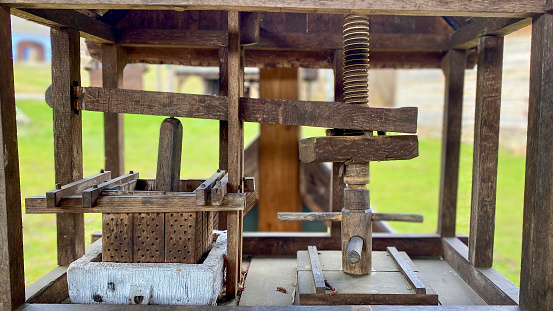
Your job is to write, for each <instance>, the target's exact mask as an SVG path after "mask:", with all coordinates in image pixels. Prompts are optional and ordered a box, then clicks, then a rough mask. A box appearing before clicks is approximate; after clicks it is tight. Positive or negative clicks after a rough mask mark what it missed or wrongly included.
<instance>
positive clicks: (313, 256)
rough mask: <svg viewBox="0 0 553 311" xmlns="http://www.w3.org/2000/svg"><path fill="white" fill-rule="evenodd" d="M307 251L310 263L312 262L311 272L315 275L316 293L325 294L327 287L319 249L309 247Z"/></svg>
mask: <svg viewBox="0 0 553 311" xmlns="http://www.w3.org/2000/svg"><path fill="white" fill-rule="evenodd" d="M307 251H308V252H309V261H310V262H311V272H312V273H313V282H314V283H315V293H316V294H324V293H325V290H326V285H325V279H324V276H323V269H322V267H321V262H320V260H319V254H318V252H317V247H315V246H308V247H307Z"/></svg>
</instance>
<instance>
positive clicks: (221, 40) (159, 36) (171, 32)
mask: <svg viewBox="0 0 553 311" xmlns="http://www.w3.org/2000/svg"><path fill="white" fill-rule="evenodd" d="M116 38H117V41H116V42H117V44H120V45H123V46H135V47H137V46H148V45H153V46H158V47H159V46H172V47H195V48H212V49H213V48H218V47H220V46H224V45H226V41H227V34H226V31H220V30H183V29H133V28H123V29H118V30H117V32H116Z"/></svg>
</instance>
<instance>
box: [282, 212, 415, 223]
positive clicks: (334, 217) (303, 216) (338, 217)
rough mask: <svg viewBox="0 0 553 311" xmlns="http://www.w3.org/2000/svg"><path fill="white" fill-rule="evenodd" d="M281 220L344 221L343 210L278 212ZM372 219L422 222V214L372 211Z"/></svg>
mask: <svg viewBox="0 0 553 311" xmlns="http://www.w3.org/2000/svg"><path fill="white" fill-rule="evenodd" d="M278 220H281V221H342V212H328V213H319V212H315V213H278ZM371 220H372V221H404V222H422V221H423V217H422V215H416V214H387V213H372V216H371Z"/></svg>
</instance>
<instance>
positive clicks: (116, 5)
mask: <svg viewBox="0 0 553 311" xmlns="http://www.w3.org/2000/svg"><path fill="white" fill-rule="evenodd" d="M0 4H5V5H8V6H11V7H19V8H54V9H59V8H63V9H90V8H91V7H94V8H95V9H131V8H132V9H149V10H155V9H159V10H170V9H173V10H231V11H249V12H297V13H331V14H347V13H358V14H373V15H374V14H378V15H421V16H498V17H501V16H504V17H518V16H522V17H525V16H533V15H536V14H541V13H544V12H545V1H543V0H503V1H492V2H490V1H469V2H465V1H443V0H412V1H409V0H400V1H398V0H370V1H354V0H346V1H326V2H322V3H321V2H320V1H319V0H285V1H282V2H279V3H278V5H275V2H274V1H270V0H239V1H235V2H232V4H230V2H229V1H227V0H188V1H179V0H154V1H152V0H118V1H111V0H99V1H92V0H87V1H79V0H0Z"/></svg>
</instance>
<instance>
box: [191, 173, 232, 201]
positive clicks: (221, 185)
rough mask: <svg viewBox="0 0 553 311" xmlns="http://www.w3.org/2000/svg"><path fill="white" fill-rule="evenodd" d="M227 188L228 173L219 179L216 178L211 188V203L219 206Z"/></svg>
mask: <svg viewBox="0 0 553 311" xmlns="http://www.w3.org/2000/svg"><path fill="white" fill-rule="evenodd" d="M227 188H228V174H225V176H224V177H223V178H222V179H221V180H218V181H217V182H216V184H215V186H214V187H213V189H212V190H211V205H217V206H220V205H221V204H222V203H223V199H224V198H225V195H226V194H227V190H228V189H227ZM196 193H197V191H196Z"/></svg>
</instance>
